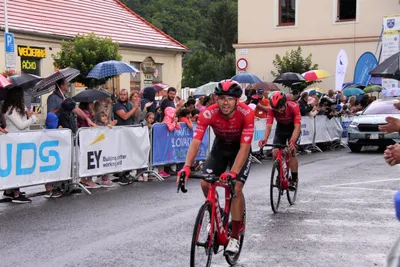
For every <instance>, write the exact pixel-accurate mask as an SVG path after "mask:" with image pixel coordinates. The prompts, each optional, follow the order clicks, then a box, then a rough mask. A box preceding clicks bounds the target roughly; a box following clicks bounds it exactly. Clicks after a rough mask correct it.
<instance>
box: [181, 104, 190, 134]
mask: <svg viewBox="0 0 400 267" xmlns="http://www.w3.org/2000/svg"><path fill="white" fill-rule="evenodd" d="M179 122H184V123H186V125H187V126H188V127H189V129H190V130H192V129H193V123H192V113H191V112H190V110H189V109H187V108H184V109H182V110H181V112H179Z"/></svg>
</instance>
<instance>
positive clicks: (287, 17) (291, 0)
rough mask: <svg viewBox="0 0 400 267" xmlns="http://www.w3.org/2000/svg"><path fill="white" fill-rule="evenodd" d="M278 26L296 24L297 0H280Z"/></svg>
mask: <svg viewBox="0 0 400 267" xmlns="http://www.w3.org/2000/svg"><path fill="white" fill-rule="evenodd" d="M278 3H279V4H278V26H294V25H295V24H296V0H278Z"/></svg>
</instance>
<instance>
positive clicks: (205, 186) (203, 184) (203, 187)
mask: <svg viewBox="0 0 400 267" xmlns="http://www.w3.org/2000/svg"><path fill="white" fill-rule="evenodd" d="M200 185H201V190H203V194H204V197H205V198H207V195H208V187H209V183H207V182H206V181H204V180H201V182H200Z"/></svg>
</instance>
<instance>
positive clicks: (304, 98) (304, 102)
mask: <svg viewBox="0 0 400 267" xmlns="http://www.w3.org/2000/svg"><path fill="white" fill-rule="evenodd" d="M298 103H299V106H300V113H301V116H308V115H309V113H310V112H311V111H312V110H313V107H312V106H311V105H309V104H308V92H303V93H302V94H301V96H300V99H299V101H298Z"/></svg>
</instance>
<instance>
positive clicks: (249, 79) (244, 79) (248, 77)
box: [231, 73, 262, 83]
mask: <svg viewBox="0 0 400 267" xmlns="http://www.w3.org/2000/svg"><path fill="white" fill-rule="evenodd" d="M231 79H232V80H234V81H237V82H238V83H262V81H261V80H260V78H258V77H257V76H256V75H254V74H250V73H241V74H238V75H235V76H233V77H232V78H231Z"/></svg>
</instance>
